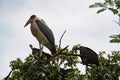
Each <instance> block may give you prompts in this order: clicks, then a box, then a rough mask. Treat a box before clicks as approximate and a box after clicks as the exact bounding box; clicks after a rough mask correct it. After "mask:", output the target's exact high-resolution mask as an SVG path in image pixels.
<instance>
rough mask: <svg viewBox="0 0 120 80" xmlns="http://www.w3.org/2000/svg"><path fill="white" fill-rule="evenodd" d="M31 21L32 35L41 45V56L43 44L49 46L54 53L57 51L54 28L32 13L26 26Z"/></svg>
mask: <svg viewBox="0 0 120 80" xmlns="http://www.w3.org/2000/svg"><path fill="white" fill-rule="evenodd" d="M30 23H31V26H30V29H31V32H32V35H33V36H34V37H35V38H36V39H37V40H38V42H39V47H40V57H41V56H42V50H43V46H45V47H47V48H48V49H49V50H50V51H51V53H52V54H55V53H56V48H55V39H54V35H53V32H52V30H51V29H50V28H49V27H48V26H47V24H46V23H45V21H44V20H42V19H41V18H39V17H37V16H36V15H32V16H31V17H30V19H29V20H28V21H27V23H26V24H25V26H24V27H26V26H27V25H28V24H30Z"/></svg>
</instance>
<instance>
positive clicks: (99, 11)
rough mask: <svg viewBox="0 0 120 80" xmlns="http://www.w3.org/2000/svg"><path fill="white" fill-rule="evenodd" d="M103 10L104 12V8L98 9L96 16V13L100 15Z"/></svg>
mask: <svg viewBox="0 0 120 80" xmlns="http://www.w3.org/2000/svg"><path fill="white" fill-rule="evenodd" d="M105 10H106V8H102V9H99V10H98V11H97V14H98V13H101V12H103V11H105Z"/></svg>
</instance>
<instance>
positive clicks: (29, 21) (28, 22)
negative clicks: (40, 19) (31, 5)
mask: <svg viewBox="0 0 120 80" xmlns="http://www.w3.org/2000/svg"><path fill="white" fill-rule="evenodd" d="M31 22H32V20H31V19H29V20H28V21H27V22H26V24H25V26H24V27H26V26H27V25H28V24H30V23H31Z"/></svg>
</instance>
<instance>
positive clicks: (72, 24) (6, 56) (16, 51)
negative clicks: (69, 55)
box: [0, 0, 120, 79]
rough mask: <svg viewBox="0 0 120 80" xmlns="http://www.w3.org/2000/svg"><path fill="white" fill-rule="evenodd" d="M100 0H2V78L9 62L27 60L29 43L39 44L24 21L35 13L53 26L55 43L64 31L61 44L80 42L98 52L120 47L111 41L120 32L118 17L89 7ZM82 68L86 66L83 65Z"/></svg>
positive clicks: (0, 30) (0, 24)
mask: <svg viewBox="0 0 120 80" xmlns="http://www.w3.org/2000/svg"><path fill="white" fill-rule="evenodd" d="M98 1H99V0H82V1H80V0H0V44H1V46H0V52H1V56H0V65H1V66H0V67H1V68H0V79H2V78H3V77H5V76H6V75H7V74H8V73H9V71H10V67H9V64H10V63H9V62H10V61H11V60H15V59H16V58H18V57H19V58H21V59H23V60H24V59H25V57H27V56H28V55H29V53H31V49H30V48H29V44H33V45H34V47H38V42H37V40H36V39H35V38H34V37H33V36H32V35H31V32H30V29H29V27H26V28H24V24H25V23H26V21H27V20H28V18H29V17H30V16H31V15H32V14H36V15H38V16H39V17H40V18H42V19H44V21H45V22H46V23H47V25H48V26H49V27H50V28H51V29H52V31H53V33H54V36H55V41H56V44H58V43H59V39H60V37H61V35H62V33H63V32H64V30H67V32H66V34H65V35H64V37H63V39H62V47H65V46H66V45H69V46H70V47H69V48H70V49H71V47H72V46H73V45H75V44H78V43H80V44H81V45H83V46H87V47H90V48H91V49H93V50H95V51H96V52H97V53H98V52H99V51H109V52H110V51H112V50H120V45H119V44H111V43H109V40H110V39H109V36H110V35H112V34H118V33H120V27H119V26H118V25H117V24H116V23H114V22H113V21H112V20H117V17H116V16H114V15H113V14H112V13H110V12H109V11H106V12H103V13H101V14H96V11H97V9H90V8H89V7H88V6H89V5H90V4H92V3H94V2H98ZM80 69H84V67H82V66H80Z"/></svg>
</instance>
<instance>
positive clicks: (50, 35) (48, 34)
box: [36, 19, 55, 49]
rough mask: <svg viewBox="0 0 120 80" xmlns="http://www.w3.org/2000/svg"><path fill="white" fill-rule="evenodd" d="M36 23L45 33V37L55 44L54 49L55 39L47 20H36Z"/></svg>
mask: <svg viewBox="0 0 120 80" xmlns="http://www.w3.org/2000/svg"><path fill="white" fill-rule="evenodd" d="M36 23H37V25H38V27H39V29H40V30H41V32H42V33H43V34H44V35H45V37H46V38H47V39H48V41H49V42H50V43H51V45H52V46H53V49H54V48H55V39H54V35H53V32H52V30H51V29H50V28H49V27H48V26H47V24H46V23H45V21H43V20H42V19H41V20H36Z"/></svg>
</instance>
